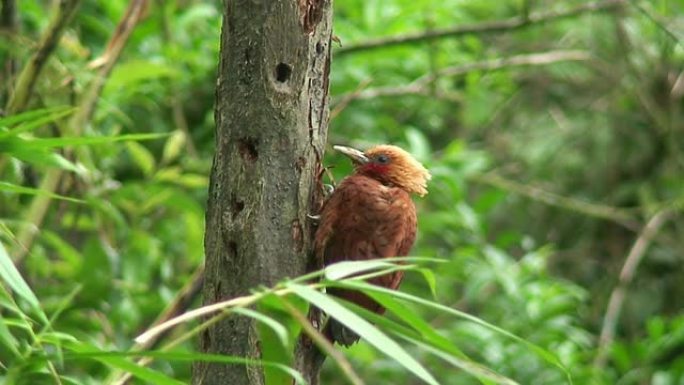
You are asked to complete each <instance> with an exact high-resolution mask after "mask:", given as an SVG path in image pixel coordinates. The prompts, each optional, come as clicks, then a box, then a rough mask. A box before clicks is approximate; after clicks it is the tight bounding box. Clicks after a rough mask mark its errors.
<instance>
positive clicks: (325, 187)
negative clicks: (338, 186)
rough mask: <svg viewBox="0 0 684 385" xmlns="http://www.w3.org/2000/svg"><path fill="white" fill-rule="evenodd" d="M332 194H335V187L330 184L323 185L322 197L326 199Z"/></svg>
mask: <svg viewBox="0 0 684 385" xmlns="http://www.w3.org/2000/svg"><path fill="white" fill-rule="evenodd" d="M333 192H335V186H333V185H331V184H324V185H323V197H325V198H328V197H330V196H331V195H332V193H333Z"/></svg>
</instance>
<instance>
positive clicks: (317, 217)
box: [306, 214, 321, 224]
mask: <svg viewBox="0 0 684 385" xmlns="http://www.w3.org/2000/svg"><path fill="white" fill-rule="evenodd" d="M306 217H307V218H309V219H310V220H311V222H313V223H314V224H318V222H320V221H321V216H320V214H319V215H311V214H306Z"/></svg>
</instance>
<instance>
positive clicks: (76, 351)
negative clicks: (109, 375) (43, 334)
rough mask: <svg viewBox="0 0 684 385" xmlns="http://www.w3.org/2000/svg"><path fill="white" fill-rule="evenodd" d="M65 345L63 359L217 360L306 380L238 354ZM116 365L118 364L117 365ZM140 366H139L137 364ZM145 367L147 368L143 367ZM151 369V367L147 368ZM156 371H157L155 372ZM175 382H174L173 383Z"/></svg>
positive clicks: (299, 384)
mask: <svg viewBox="0 0 684 385" xmlns="http://www.w3.org/2000/svg"><path fill="white" fill-rule="evenodd" d="M65 347H66V348H67V349H69V350H70V352H67V353H65V354H64V359H65V360H73V359H84V358H86V359H94V360H100V359H107V358H118V359H122V360H124V361H127V360H125V359H126V358H134V357H150V358H154V359H162V360H168V361H178V362H196V361H203V362H217V363H224V364H241V365H255V366H269V367H273V368H277V369H280V370H282V371H283V372H285V373H287V374H288V375H290V377H292V379H294V380H295V384H297V385H305V384H306V381H305V380H304V377H302V375H301V373H299V372H298V371H297V370H295V369H293V368H290V367H289V366H286V365H283V364H280V363H277V362H270V361H264V360H257V359H249V358H244V357H238V356H229V355H222V354H206V353H197V352H190V353H186V352H164V351H144V352H107V351H103V350H100V349H98V348H96V347H94V346H90V345H86V344H84V343H67V344H65ZM127 362H128V364H132V365H135V366H138V365H136V364H134V363H132V362H130V361H127ZM116 364H117V362H113V363H112V365H116ZM117 367H118V366H117ZM138 367H139V368H141V366H138ZM120 368H121V369H124V370H128V369H127V368H123V367H120ZM145 369H147V368H145ZM147 370H151V369H147ZM130 373H131V374H134V375H135V373H133V372H130ZM157 373H158V372H157ZM152 383H153V384H156V382H154V381H152ZM174 384H175V383H174Z"/></svg>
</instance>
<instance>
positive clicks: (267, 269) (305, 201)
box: [193, 0, 332, 385]
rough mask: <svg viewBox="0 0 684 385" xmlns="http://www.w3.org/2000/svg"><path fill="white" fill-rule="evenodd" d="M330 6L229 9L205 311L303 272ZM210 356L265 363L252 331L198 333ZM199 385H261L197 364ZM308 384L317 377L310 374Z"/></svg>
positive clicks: (280, 1)
mask: <svg viewBox="0 0 684 385" xmlns="http://www.w3.org/2000/svg"><path fill="white" fill-rule="evenodd" d="M331 17H332V4H331V0H251V1H246V0H226V1H225V2H224V9H223V27H222V33H221V53H220V64H219V73H218V82H217V90H216V113H215V119H216V146H217V148H216V155H215V157H214V164H213V167H212V171H211V180H210V186H209V200H208V206H207V215H206V219H207V220H206V235H205V254H206V273H205V284H204V289H203V295H204V302H205V303H206V304H209V303H213V302H216V301H220V300H225V299H228V298H232V297H235V296H240V295H244V294H248V293H249V290H250V289H252V288H255V287H258V286H260V285H267V286H270V285H273V284H275V283H276V282H278V281H279V280H281V279H282V278H284V277H295V276H298V275H301V274H302V273H304V272H305V271H306V269H307V266H308V262H309V255H310V253H309V250H310V243H311V242H310V241H311V238H312V228H311V222H310V221H309V220H307V217H306V214H307V213H312V212H315V211H316V208H315V207H316V206H317V204H318V202H319V200H320V196H319V194H318V192H317V191H318V189H317V185H318V175H319V173H320V170H321V158H322V156H323V150H324V145H325V142H326V136H327V123H328V114H329V112H328V73H329V68H330V44H331V39H330V38H331ZM200 337H201V341H200V349H201V351H203V352H206V353H219V354H228V355H236V356H242V357H248V358H258V357H259V349H258V344H257V340H258V336H257V334H256V329H255V327H254V325H253V321H251V320H249V319H246V318H244V317H242V318H239V317H231V318H229V319H227V320H224V321H222V322H219V323H217V324H215V325H214V326H212V327H210V328H208V329H207V330H206V331H204V332H202V334H201V335H200ZM193 369H194V371H193V383H194V384H203V385H211V384H231V385H242V384H245V385H247V384H249V385H253V384H262V383H263V374H262V370H261V368H259V367H256V366H245V365H224V364H214V363H211V364H210V363H197V364H196V365H195V366H194V368H193ZM304 375H305V377H308V378H312V376H313V377H315V376H316V375H317V373H304Z"/></svg>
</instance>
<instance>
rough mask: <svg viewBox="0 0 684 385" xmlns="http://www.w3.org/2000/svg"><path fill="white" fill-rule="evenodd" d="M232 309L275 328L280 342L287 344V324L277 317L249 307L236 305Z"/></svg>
mask: <svg viewBox="0 0 684 385" xmlns="http://www.w3.org/2000/svg"><path fill="white" fill-rule="evenodd" d="M231 311H232V312H234V313H237V314H240V315H243V316H246V317H250V318H254V319H255V320H257V321H259V322H261V323H262V324H264V325H266V326H268V327H269V328H271V330H273V332H274V333H275V335H276V336H277V337H278V340H280V343H282V344H283V346H287V344H288V339H289V337H288V333H287V329H286V328H285V326H283V325H281V324H280V323H279V322H278V321H276V320H275V319H273V318H271V317H269V316H267V315H266V314H263V313H259V312H256V311H254V310H251V309H248V308H240V307H236V308H233V309H231Z"/></svg>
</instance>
